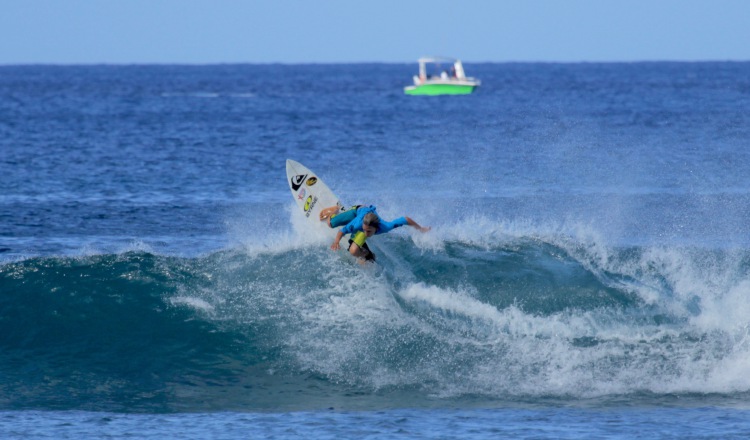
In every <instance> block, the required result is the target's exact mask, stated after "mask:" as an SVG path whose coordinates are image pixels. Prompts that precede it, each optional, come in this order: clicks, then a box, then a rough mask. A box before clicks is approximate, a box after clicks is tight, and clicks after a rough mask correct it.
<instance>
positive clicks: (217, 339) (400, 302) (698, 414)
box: [0, 63, 750, 438]
mask: <svg viewBox="0 0 750 440" xmlns="http://www.w3.org/2000/svg"><path fill="white" fill-rule="evenodd" d="M411 67H412V66H410V65H409V66H407V65H310V66H305V65H300V66H281V65H268V66H252V65H224V66H192V67H191V66H120V67H116V66H70V67H55V66H15V67H14V66H6V67H2V68H0V96H2V99H0V115H1V116H2V117H0V134H1V135H2V136H0V151H2V152H3V156H2V158H1V159H0V175H2V176H3V178H2V179H0V219H1V221H0V225H1V229H0V261H1V263H0V376H1V377H2V381H0V411H2V413H0V420H2V423H0V425H2V426H1V427H0V433H2V434H3V437H4V438H5V437H7V438H29V437H32V438H33V437H40V438H42V437H45V436H53V437H55V438H66V437H67V438H86V437H92V438H94V437H101V436H114V437H119V436H133V435H135V436H137V437H140V438H149V437H157V436H158V437H164V436H167V437H172V438H181V436H182V437H185V438H195V437H210V438H222V437H223V438H246V437H247V435H248V433H249V432H252V433H253V435H254V436H256V434H257V436H258V437H263V436H266V437H280V438H284V437H292V438H293V437H299V436H314V437H316V438H317V437H334V436H336V437H345V438H347V437H362V436H371V437H376V438H385V437H390V436H393V435H397V434H401V435H404V436H410V437H416V438H444V437H462V438H484V437H487V436H492V435H501V436H512V437H520V438H581V437H589V438H633V437H638V436H641V437H648V438H653V437H659V438H732V437H736V438H740V437H746V436H747V434H748V432H749V431H750V426H748V423H747V422H745V421H744V420H745V419H748V417H747V402H748V396H750V394H748V391H749V390H750V379H748V376H747V374H746V370H747V368H746V366H747V365H748V360H749V359H750V357H749V356H750V345H748V341H749V339H748V328H749V327H748V325H749V323H750V321H748V318H747V316H750V315H749V314H748V312H750V301H749V300H748V293H750V291H749V290H748V286H750V284H748V279H750V278H749V277H748V272H749V270H750V264H749V263H750V241H749V240H748V236H749V234H748V232H750V230H749V229H750V228H749V227H748V222H747V220H746V219H747V216H748V212H749V211H750V209H749V208H750V185H749V184H748V181H747V178H746V170H747V169H748V165H749V162H750V157H749V156H748V151H750V150H748V148H747V146H748V140H749V139H750V131H748V127H750V124H749V123H750V121H749V120H748V118H749V116H748V115H750V111H749V110H750V82H749V81H748V78H750V76H748V73H749V71H750V64H747V63H634V64H570V65H566V64H480V65H476V66H472V68H471V71H472V75H475V76H477V77H479V78H481V79H482V81H483V86H482V87H481V88H480V89H479V90H478V91H477V93H475V94H473V95H469V96H457V97H408V96H404V95H403V94H402V90H401V88H402V87H403V86H404V85H406V84H405V83H406V82H408V78H410V75H411ZM467 68H468V66H467ZM287 158H292V159H295V160H298V161H300V162H302V163H304V164H305V165H307V166H308V167H310V168H311V169H312V170H314V171H315V172H316V173H318V174H319V175H320V176H321V178H323V179H325V181H326V183H327V184H328V185H329V186H330V187H331V188H332V189H333V190H334V191H335V192H336V193H337V194H339V195H340V196H341V197H342V199H343V200H344V201H345V202H346V203H352V204H353V203H368V204H375V205H377V206H378V211H379V212H380V213H381V214H383V216H384V217H386V218H388V219H391V218H395V217H399V216H401V215H409V216H411V217H413V218H415V219H416V220H417V221H418V222H420V223H421V224H425V225H430V226H432V227H433V229H432V231H431V232H430V233H428V234H419V233H415V232H414V231H412V230H409V228H401V229H399V230H397V231H394V232H392V233H390V234H387V235H384V236H378V237H376V238H374V239H372V240H371V241H372V244H371V246H372V247H373V250H374V251H375V252H376V253H378V257H379V258H378V262H379V264H378V265H377V266H368V267H365V268H363V267H360V266H359V265H357V264H356V263H354V262H353V261H351V260H350V259H349V258H348V257H347V256H345V255H344V254H343V253H340V254H336V253H333V252H331V251H330V250H329V249H328V241H327V239H326V238H323V237H320V238H315V237H313V238H310V237H307V236H306V235H305V234H304V230H305V223H304V219H303V218H301V216H299V215H298V213H297V212H296V210H295V209H294V205H293V203H294V202H293V201H292V200H291V198H290V197H289V191H288V186H287V183H286V182H285V181H284V178H285V172H284V163H285V160H286V159H287Z"/></svg>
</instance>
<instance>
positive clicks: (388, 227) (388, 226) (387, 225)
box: [378, 217, 430, 234]
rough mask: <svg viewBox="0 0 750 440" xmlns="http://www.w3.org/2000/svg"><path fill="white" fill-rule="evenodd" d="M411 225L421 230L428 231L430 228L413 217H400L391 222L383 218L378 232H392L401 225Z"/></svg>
mask: <svg viewBox="0 0 750 440" xmlns="http://www.w3.org/2000/svg"><path fill="white" fill-rule="evenodd" d="M406 225H409V226H411V227H413V228H416V229H417V230H418V231H420V232H427V231H429V230H430V228H429V227H426V228H425V227H422V226H420V225H419V223H417V222H415V221H414V220H413V219H412V218H411V217H399V218H397V219H396V220H393V221H391V222H386V221H383V220H381V221H380V226H379V227H378V234H384V233H386V232H390V231H392V230H393V229H395V228H399V227H401V226H406Z"/></svg>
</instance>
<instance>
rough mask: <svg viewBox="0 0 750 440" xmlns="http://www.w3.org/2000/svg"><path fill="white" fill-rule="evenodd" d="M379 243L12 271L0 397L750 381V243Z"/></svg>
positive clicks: (454, 238) (258, 400)
mask: <svg viewBox="0 0 750 440" xmlns="http://www.w3.org/2000/svg"><path fill="white" fill-rule="evenodd" d="M485 230H489V231H490V232H488V233H485V234H483V235H481V237H475V238H469V237H465V236H461V234H458V233H451V232H450V231H447V230H446V231H442V232H441V231H434V232H435V233H433V234H427V235H424V236H422V235H420V236H409V235H392V236H386V237H383V238H382V239H381V240H379V241H378V243H377V245H376V246H375V250H376V252H379V253H380V254H381V256H382V257H383V258H380V261H381V264H380V265H377V266H374V265H373V266H370V265H368V266H366V267H360V265H358V264H356V263H354V262H352V261H351V260H349V259H347V258H345V257H343V256H339V255H336V254H334V253H332V252H330V251H328V250H327V249H326V247H325V246H324V245H322V246H321V245H320V243H304V242H302V243H297V242H295V240H294V239H293V238H290V239H288V240H287V241H285V240H281V241H285V242H284V243H279V242H278V241H277V242H276V243H275V244H274V245H273V246H261V247H260V248H256V249H250V248H238V249H232V250H225V251H220V252H215V253H212V254H209V255H206V256H203V257H197V258H179V257H172V256H161V255H155V254H152V253H148V252H143V251H136V252H125V253H120V254H106V255H92V256H81V257H66V258H62V257H40V258H30V259H26V260H23V261H16V262H11V263H6V264H4V265H2V266H0V290H1V291H2V292H3V295H1V296H0V316H2V319H0V344H2V349H1V350H0V374H2V376H3V381H2V384H1V385H0V387H2V393H0V395H1V396H2V397H1V398H0V406H2V407H4V408H13V409H17V408H47V409H91V410H115V411H200V410H227V409H271V408H272V409H274V410H279V409H285V408H286V409H304V408H323V407H341V406H345V407H347V408H358V407H361V408H373V407H383V406H389V407H393V406H401V407H403V406H423V405H446V406H449V405H456V404H467V402H484V403H487V402H503V401H511V400H512V401H515V402H518V401H526V402H532V403H533V402H536V401H540V400H544V401H550V399H551V400H555V401H561V402H572V401H579V400H581V399H594V400H596V401H600V402H601V401H605V402H606V401H608V400H617V399H619V398H622V397H623V396H627V397H629V398H634V397H637V398H642V399H646V400H648V399H661V398H665V396H671V395H692V394H696V393H697V394H698V395H702V396H705V395H713V396H716V397H717V398H720V399H723V398H737V397H738V396H743V395H746V393H747V392H748V390H750V378H749V377H748V376H747V374H746V371H747V364H748V359H750V345H749V344H748V341H749V340H750V339H749V338H748V328H750V327H748V320H747V316H750V302H749V301H748V300H747V298H748V293H749V291H750V284H749V283H748V282H747V272H748V269H749V268H750V264H749V263H750V255H748V253H747V252H746V251H744V250H743V251H736V250H735V251H733V250H720V251H717V250H702V249H697V248H689V247H686V248H678V247H672V248H666V247H619V248H613V247H607V246H604V245H601V244H599V243H598V242H597V241H596V239H595V238H593V237H590V236H589V237H585V236H581V237H571V236H562V235H555V234H543V233H534V234H530V233H519V234H516V235H508V234H500V233H495V232H493V231H492V228H486V229H485Z"/></svg>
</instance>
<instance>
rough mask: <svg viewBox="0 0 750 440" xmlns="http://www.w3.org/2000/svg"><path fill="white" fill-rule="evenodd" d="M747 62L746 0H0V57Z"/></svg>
mask: <svg viewBox="0 0 750 440" xmlns="http://www.w3.org/2000/svg"><path fill="white" fill-rule="evenodd" d="M426 55H438V56H451V57H458V58H461V59H462V60H464V61H471V62H610V61H625V62H631V61H724V60H731V61H750V0H703V1H699V0H375V1H373V0H368V1H365V0H0V64H2V65H9V64H101V63H105V64H153V63H157V64H173V63H176V64H213V63H290V64H291V63H352V62H354V63H360V62H392V63H401V62H414V61H415V60H416V59H417V58H419V57H420V56H426Z"/></svg>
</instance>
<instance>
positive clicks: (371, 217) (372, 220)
mask: <svg viewBox="0 0 750 440" xmlns="http://www.w3.org/2000/svg"><path fill="white" fill-rule="evenodd" d="M362 223H363V224H364V225H365V226H372V227H375V228H377V227H378V226H380V218H379V217H378V216H377V215H375V214H373V213H372V212H368V213H367V214H365V218H363V219H362Z"/></svg>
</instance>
